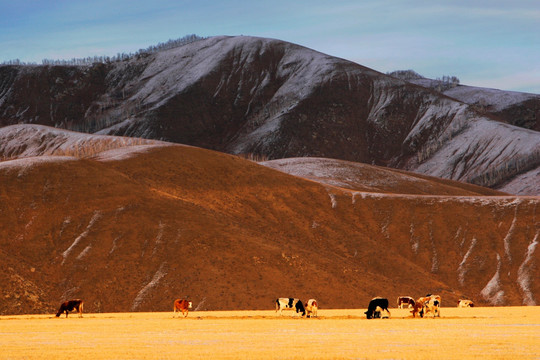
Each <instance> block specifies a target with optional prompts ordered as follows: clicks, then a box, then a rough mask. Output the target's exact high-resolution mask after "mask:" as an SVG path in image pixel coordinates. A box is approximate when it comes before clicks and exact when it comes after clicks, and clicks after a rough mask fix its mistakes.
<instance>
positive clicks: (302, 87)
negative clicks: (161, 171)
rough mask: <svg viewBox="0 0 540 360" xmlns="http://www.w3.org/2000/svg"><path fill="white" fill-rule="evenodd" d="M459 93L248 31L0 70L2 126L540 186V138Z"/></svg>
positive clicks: (521, 189) (533, 190)
mask: <svg viewBox="0 0 540 360" xmlns="http://www.w3.org/2000/svg"><path fill="white" fill-rule="evenodd" d="M458 95H459V94H452V96H455V97H456V98H460V99H463V98H469V96H468V95H466V94H465V95H463V96H461V97H460V96H458ZM518 95H519V94H518ZM456 98H451V97H449V96H446V95H444V94H441V93H439V92H436V91H433V90H431V89H428V88H424V87H421V86H417V85H414V84H411V83H409V82H406V81H403V80H399V79H396V78H394V77H391V76H387V75H384V74H381V73H379V72H377V71H374V70H371V69H368V68H366V67H363V66H361V65H358V64H355V63H353V62H350V61H346V60H343V59H339V58H336V57H332V56H329V55H325V54H321V53H319V52H316V51H313V50H311V49H307V48H304V47H301V46H298V45H295V44H291V43H287V42H283V41H279V40H274V39H263V38H255V37H246V36H239V37H225V36H221V37H213V38H209V39H205V40H201V41H197V42H194V43H191V44H188V45H184V46H181V47H178V48H174V49H170V50H166V51H160V52H157V53H153V54H139V55H138V56H136V57H133V58H131V59H129V60H125V61H119V62H113V63H107V64H95V65H93V66H30V67H28V66H27V67H21V66H0V126H6V125H12V124H18V123H32V124H43V125H48V126H55V127H59V128H65V129H70V130H76V131H82V132H87V133H100V134H108V135H121V136H131V137H142V138H149V139H158V140H166V141H171V142H175V143H181V144H188V145H194V146H199V147H204V148H208V149H213V150H218V151H221V152H227V153H232V154H242V153H253V154H256V155H262V156H265V157H267V158H269V159H279V158H288V157H325V158H335V159H342V160H348V161H354V162H362V163H368V164H377V165H383V166H390V167H393V168H399V169H404V170H409V171H414V172H417V173H423V174H427V175H431V176H437V177H442V178H448V179H453V180H459V181H464V182H470V183H474V184H478V185H482V186H487V187H491V188H494V189H498V190H501V191H505V192H512V193H514V194H521V195H539V194H540V188H539V185H538V184H540V181H539V179H540V175H539V174H540V171H539V169H540V133H538V132H537V131H532V130H527V129H523V128H519V127H514V126H510V125H507V124H503V123H500V122H498V121H495V120H498V119H499V118H500V116H499V115H500V112H499V113H497V114H498V115H494V113H492V112H486V111H484V110H482V109H479V107H478V106H477V104H476V103H475V102H472V103H471V104H469V103H467V102H465V101H460V100H457V99H456ZM519 98H520V99H521V98H522V97H521V96H519ZM535 101H536V100H535ZM522 102H523V101H522V100H519V101H517V102H512V104H520V103H522ZM534 104H536V102H532V103H531V105H530V106H527V107H526V108H523V109H524V110H523V111H521V110H520V109H522V107H519V106H518V105H516V106H518V107H515V108H514V107H512V109H513V110H511V111H510V112H508V114H507V115H506V116H505V119H506V120H507V121H508V122H509V123H511V124H518V123H520V122H521V121H522V120H520V119H518V118H516V119H513V120H512V119H509V118H512V117H514V116H515V117H519V118H520V117H521V114H524V113H526V118H527V119H526V120H523V121H525V122H526V123H527V124H534V123H535V122H536V119H537V118H538V114H537V112H535V111H534ZM505 109H508V108H505ZM501 111H502V110H501ZM505 111H506V110H505ZM533 128H535V127H533ZM510 182H511V184H510ZM509 184H510V185H509Z"/></svg>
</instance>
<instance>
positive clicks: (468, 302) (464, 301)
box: [457, 299, 474, 308]
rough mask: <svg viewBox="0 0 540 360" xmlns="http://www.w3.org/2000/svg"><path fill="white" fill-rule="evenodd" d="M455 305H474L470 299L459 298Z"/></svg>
mask: <svg viewBox="0 0 540 360" xmlns="http://www.w3.org/2000/svg"><path fill="white" fill-rule="evenodd" d="M457 307H458V308H466V307H474V303H473V302H472V300H464V299H459V301H458V304H457Z"/></svg>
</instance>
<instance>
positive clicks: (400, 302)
mask: <svg viewBox="0 0 540 360" xmlns="http://www.w3.org/2000/svg"><path fill="white" fill-rule="evenodd" d="M414 304H415V301H414V299H413V298H412V297H410V296H400V297H398V298H397V307H398V309H403V307H404V306H405V305H406V306H407V307H408V308H409V309H410V308H412V307H414Z"/></svg>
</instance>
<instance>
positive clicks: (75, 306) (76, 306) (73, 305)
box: [56, 299, 83, 317]
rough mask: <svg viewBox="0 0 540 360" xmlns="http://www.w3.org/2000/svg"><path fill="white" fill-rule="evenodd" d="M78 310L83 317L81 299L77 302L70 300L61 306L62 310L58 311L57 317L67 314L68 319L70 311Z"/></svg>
mask: <svg viewBox="0 0 540 360" xmlns="http://www.w3.org/2000/svg"><path fill="white" fill-rule="evenodd" d="M74 310H76V311H77V312H78V313H79V317H82V312H83V301H82V300H80V299H75V300H69V301H65V302H63V303H62V305H60V309H58V312H57V313H56V317H60V315H61V314H62V313H63V312H65V313H66V317H68V313H69V312H70V311H74Z"/></svg>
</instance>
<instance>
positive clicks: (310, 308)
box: [305, 299, 319, 317]
mask: <svg viewBox="0 0 540 360" xmlns="http://www.w3.org/2000/svg"><path fill="white" fill-rule="evenodd" d="M305 308H306V313H307V317H317V310H319V304H318V303H317V300H315V299H309V300H308V301H307V303H306V304H305Z"/></svg>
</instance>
